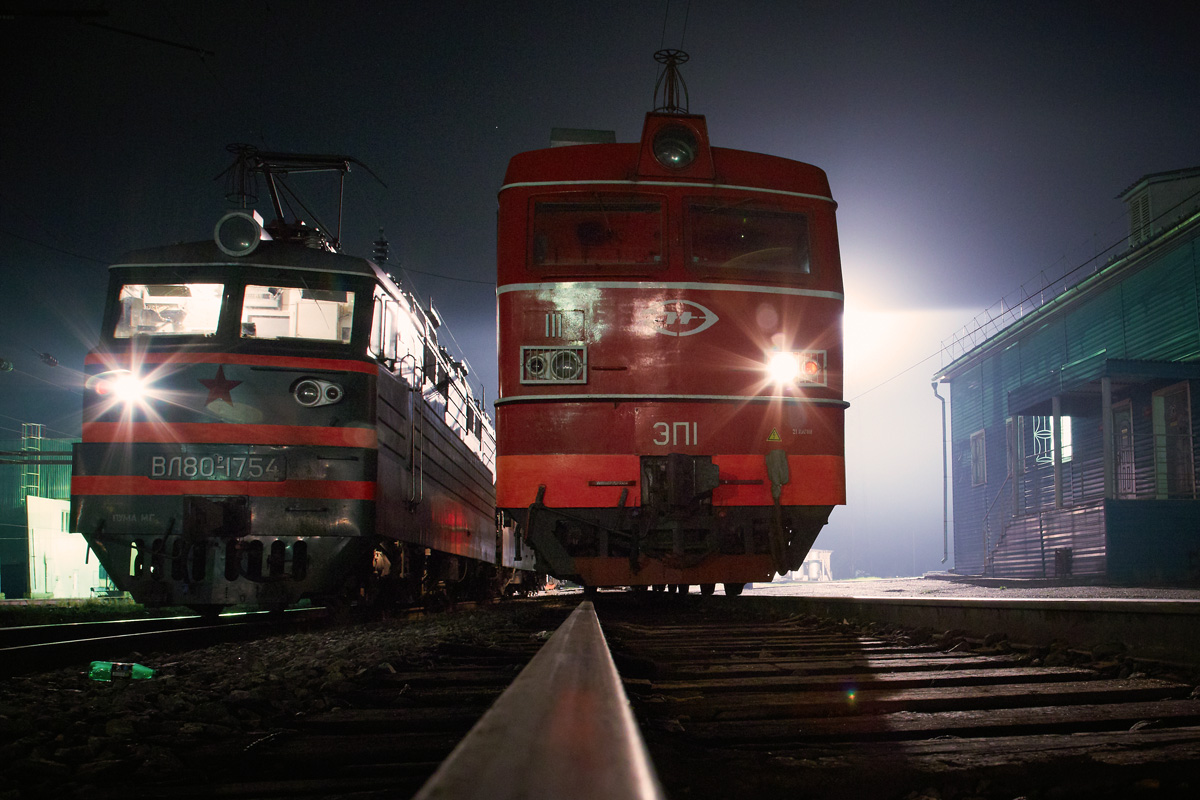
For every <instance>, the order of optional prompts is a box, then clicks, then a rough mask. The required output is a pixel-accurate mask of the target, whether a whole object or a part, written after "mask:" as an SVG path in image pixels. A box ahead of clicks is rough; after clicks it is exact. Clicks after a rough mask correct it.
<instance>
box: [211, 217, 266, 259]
mask: <svg viewBox="0 0 1200 800" xmlns="http://www.w3.org/2000/svg"><path fill="white" fill-rule="evenodd" d="M270 238H271V234H269V233H267V232H266V230H265V229H264V228H263V220H262V217H260V216H259V215H258V212H257V211H230V212H229V213H228V214H226V215H225V216H223V217H221V219H219V220H217V226H216V227H215V228H214V229H213V240H214V241H216V243H217V247H218V248H220V250H221V252H222V253H224V254H225V255H227V256H234V257H241V256H248V255H250V254H251V253H253V252H254V251H255V250H256V249H258V243H259V242H262V241H265V240H268V239H270Z"/></svg>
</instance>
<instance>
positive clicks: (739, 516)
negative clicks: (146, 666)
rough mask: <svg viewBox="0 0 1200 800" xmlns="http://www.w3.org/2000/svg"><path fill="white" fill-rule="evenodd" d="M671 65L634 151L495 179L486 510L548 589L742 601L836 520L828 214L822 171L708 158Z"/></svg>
mask: <svg viewBox="0 0 1200 800" xmlns="http://www.w3.org/2000/svg"><path fill="white" fill-rule="evenodd" d="M660 55H661V54H660ZM679 55H681V54H678V53H677V51H675V52H672V53H667V54H665V58H660V60H661V61H663V62H664V63H666V65H667V67H666V71H665V78H666V81H665V84H663V83H662V82H660V85H665V87H666V92H665V94H666V98H667V102H666V103H665V104H664V105H662V106H660V107H659V108H657V109H656V110H655V111H654V112H651V113H649V114H647V115H646V119H645V124H644V127H643V131H642V137H641V141H640V142H635V143H631V144H618V143H612V142H611V141H604V142H601V143H592V144H577V145H573V146H564V147H552V148H550V149H545V150H536V151H532V152H527V153H522V154H519V155H517V156H516V157H514V158H513V159H512V160H511V162H510V163H509V166H508V171H507V174H506V175H505V180H504V185H503V187H502V188H501V190H500V196H499V197H500V200H499V202H500V206H499V250H498V285H497V297H498V310H499V320H498V324H499V360H500V361H499V363H500V398H499V399H498V400H497V401H496V417H497V446H498V454H499V457H498V459H497V505H498V506H499V508H500V509H501V511H502V513H504V514H505V515H506V516H507V517H508V518H509V519H512V520H513V521H515V522H516V523H518V524H519V525H521V526H523V536H524V537H525V539H526V541H528V542H529V544H530V545H531V546H532V548H533V549H534V551H535V552H536V554H537V565H538V569H539V570H544V571H546V572H549V573H551V574H553V575H555V576H557V577H559V578H563V579H568V580H572V581H576V582H579V583H581V584H583V585H585V586H588V587H600V586H618V585H627V586H634V587H639V586H647V585H654V586H662V585H674V586H676V587H677V588H679V587H682V586H686V585H689V584H699V585H700V586H701V590H702V591H703V592H705V593H710V592H712V591H713V590H714V587H715V585H716V584H717V583H723V584H725V590H726V593H727V594H738V593H740V592H741V590H742V587H743V586H744V584H745V583H748V582H751V581H767V580H770V579H771V577H772V575H773V573H774V572H781V573H782V572H784V571H786V570H788V569H794V568H797V567H799V565H800V564H801V563H802V562H803V560H804V556H805V555H806V553H807V552H808V550H809V548H810V547H811V546H812V542H813V540H814V539H815V538H816V536H817V534H818V532H819V531H820V529H821V527H822V526H823V525H824V524H825V522H826V521H827V520H828V517H829V514H830V512H831V510H832V508H833V506H835V505H838V504H841V503H844V502H845V462H844V456H843V451H844V437H843V417H844V409H845V407H846V403H845V402H843V400H842V336H841V322H842V308H843V295H842V278H841V269H840V263H839V254H838V241H837V231H836V225H835V221H834V209H835V203H834V201H833V199H832V197H831V195H830V190H829V184H828V181H827V179H826V176H825V173H824V172H823V171H822V170H820V169H819V168H817V167H814V166H812V165H810V164H803V163H799V162H796V161H791V160H788V159H784V158H778V157H775V156H769V155H763V154H759V153H751V152H745V151H740V150H730V149H725V148H720V147H713V146H711V145H710V143H709V138H708V131H707V128H706V125H705V119H704V117H703V116H697V115H691V114H687V113H686V112H685V110H684V109H681V108H680V107H679V106H678V104H677V103H676V102H674V100H675V98H676V97H678V76H677V73H676V71H675V63H676V62H677V61H679V60H680V59H679V57H678V56H679Z"/></svg>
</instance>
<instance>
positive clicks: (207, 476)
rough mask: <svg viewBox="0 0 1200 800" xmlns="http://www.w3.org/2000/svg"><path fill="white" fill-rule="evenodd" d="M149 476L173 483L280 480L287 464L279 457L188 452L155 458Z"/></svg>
mask: <svg viewBox="0 0 1200 800" xmlns="http://www.w3.org/2000/svg"><path fill="white" fill-rule="evenodd" d="M150 477H151V478H156V479H160V480H172V481H179V480H184V481H281V480H284V479H285V478H286V477H287V474H286V462H285V461H284V459H282V458H280V457H279V456H249V455H224V454H219V453H214V454H200V453H191V454H188V455H182V456H154V457H153V458H151V459H150Z"/></svg>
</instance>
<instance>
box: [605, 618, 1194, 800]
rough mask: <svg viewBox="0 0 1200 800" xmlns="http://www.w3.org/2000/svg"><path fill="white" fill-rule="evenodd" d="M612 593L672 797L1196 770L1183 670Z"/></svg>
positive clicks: (1061, 783) (1172, 788) (1121, 793)
mask: <svg viewBox="0 0 1200 800" xmlns="http://www.w3.org/2000/svg"><path fill="white" fill-rule="evenodd" d="M614 600H618V602H613V603H606V604H602V605H601V607H600V615H601V618H602V619H603V620H604V624H605V631H606V634H607V636H608V637H609V639H610V642H612V645H613V650H614V653H615V654H616V658H617V662H618V664H619V665H620V666H621V668H622V675H623V677H624V679H625V687H626V690H627V691H628V693H629V695H630V697H631V700H632V703H633V706H634V709H635V711H636V713H637V716H638V718H639V720H640V721H641V723H642V727H643V729H644V731H645V735H646V742H647V746H648V748H649V751H650V753H651V754H652V756H653V758H654V761H655V764H656V765H657V767H658V770H659V774H660V777H661V779H662V782H663V785H664V786H665V787H666V788H667V792H668V794H669V795H670V796H672V797H676V798H685V797H686V798H707V797H713V798H723V799H724V800H728V799H729V798H738V797H763V796H776V795H777V794H778V793H783V792H787V793H790V794H797V793H799V794H802V795H803V796H805V797H817V798H820V797H837V798H845V797H871V798H889V797H895V798H905V797H910V798H916V797H930V798H932V797H938V798H993V797H995V798H1013V797H1035V796H1037V797H1088V798H1094V797H1128V796H1131V795H1134V794H1137V793H1138V792H1139V791H1151V790H1153V791H1155V792H1158V794H1155V795H1154V796H1176V794H1178V795H1179V796H1191V793H1192V792H1194V791H1195V789H1196V786H1197V781H1198V777H1200V776H1198V775H1197V773H1196V771H1195V770H1196V767H1195V765H1196V763H1198V760H1200V700H1197V699H1196V692H1195V691H1194V686H1193V684H1191V683H1190V682H1187V681H1186V680H1179V679H1171V678H1166V679H1164V678H1161V677H1151V676H1150V675H1146V674H1141V673H1136V672H1135V673H1133V674H1128V675H1127V676H1126V677H1118V675H1119V674H1120V673H1121V665H1120V664H1119V663H1118V662H1116V661H1113V662H1107V663H1105V662H1101V663H1098V664H1097V663H1094V662H1093V663H1090V664H1088V665H1086V666H1078V665H1074V664H1072V663H1069V662H1071V661H1072V660H1073V658H1072V654H1071V653H1070V652H1069V651H1066V650H1056V651H1048V650H1046V649H1038V648H1031V649H1028V650H1024V651H1020V650H1017V649H1015V648H1013V647H1012V646H1011V645H1010V644H1009V643H1008V642H1007V641H1006V640H1004V639H1002V638H1000V637H991V638H989V639H984V640H976V641H975V642H974V643H973V645H972V643H971V642H970V641H968V640H966V639H964V638H963V637H961V636H955V635H949V636H942V637H938V638H936V639H930V640H926V637H924V636H922V635H919V634H918V635H916V636H915V637H914V636H913V635H912V634H904V633H893V634H891V635H878V634H870V633H864V632H863V630H862V629H860V628H856V627H854V626H851V625H849V624H847V623H843V622H830V621H828V620H826V621H820V620H817V619H815V618H801V617H792V618H785V619H776V620H766V619H754V618H753V616H752V615H746V614H745V613H744V612H745V609H741V610H739V609H737V608H736V603H735V604H732V605H731V604H729V603H723V604H722V605H723V606H724V608H718V607H717V606H716V605H714V604H711V603H709V604H705V603H695V602H690V603H684V604H676V605H675V607H673V608H672V609H671V610H670V612H669V613H663V614H661V615H660V616H661V619H662V620H663V621H662V622H656V621H651V620H649V619H648V618H647V616H646V614H645V613H644V612H643V611H642V610H641V609H638V608H633V607H630V605H629V604H628V603H626V602H621V601H619V599H617V598H614ZM739 613H743V616H741V618H740V619H739V617H738V614H739ZM876 627H877V628H878V627H879V626H876ZM985 642H987V644H986V645H985ZM1088 660H1089V661H1090V658H1089V659H1088Z"/></svg>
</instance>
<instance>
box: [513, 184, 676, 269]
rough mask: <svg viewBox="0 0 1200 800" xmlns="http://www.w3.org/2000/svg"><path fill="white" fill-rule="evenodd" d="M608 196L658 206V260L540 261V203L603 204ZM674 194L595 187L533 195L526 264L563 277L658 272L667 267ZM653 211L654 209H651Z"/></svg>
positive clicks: (630, 202)
mask: <svg viewBox="0 0 1200 800" xmlns="http://www.w3.org/2000/svg"><path fill="white" fill-rule="evenodd" d="M604 199H610V200H612V202H613V203H614V205H617V204H621V203H625V204H634V203H645V204H651V203H653V204H655V205H657V206H658V229H657V238H658V258H657V260H656V261H629V262H624V263H622V262H616V263H607V264H559V263H554V264H549V265H548V264H546V263H538V262H537V261H536V259H535V254H536V252H537V247H538V235H539V229H538V220H539V213H538V206H539V205H540V204H547V205H563V206H566V205H582V204H586V203H588V202H590V201H594V202H597V203H598V204H602V202H603V200H604ZM669 204H670V198H668V197H667V195H665V194H661V193H657V192H654V193H650V192H629V191H624V192H622V191H592V192H559V193H551V194H540V195H533V196H531V197H530V198H529V205H528V207H527V217H526V218H527V220H528V230H527V233H526V242H525V263H526V268H527V269H528V270H529V271H530V272H532V273H534V274H537V275H545V276H548V277H562V278H604V277H610V276H641V275H656V274H658V273H661V272H664V271H666V269H667V267H668V261H669V255H670V253H669V239H670V234H669V226H670V216H669V214H668V211H669ZM647 213H651V214H652V213H653V212H647Z"/></svg>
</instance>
